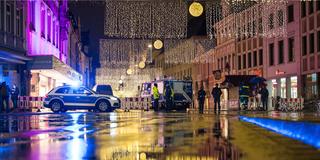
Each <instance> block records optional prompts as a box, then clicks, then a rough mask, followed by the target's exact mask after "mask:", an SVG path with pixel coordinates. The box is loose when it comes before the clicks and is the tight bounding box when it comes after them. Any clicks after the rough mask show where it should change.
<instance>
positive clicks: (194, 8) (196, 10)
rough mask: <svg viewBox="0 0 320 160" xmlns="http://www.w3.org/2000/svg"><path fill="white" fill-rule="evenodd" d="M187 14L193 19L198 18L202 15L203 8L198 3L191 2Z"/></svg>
mask: <svg viewBox="0 0 320 160" xmlns="http://www.w3.org/2000/svg"><path fill="white" fill-rule="evenodd" d="M189 13H190V14H191V15H192V16H193V17H199V16H201V15H202V13H203V6H202V5H201V4H200V3H199V2H193V3H192V4H191V5H190V6H189Z"/></svg>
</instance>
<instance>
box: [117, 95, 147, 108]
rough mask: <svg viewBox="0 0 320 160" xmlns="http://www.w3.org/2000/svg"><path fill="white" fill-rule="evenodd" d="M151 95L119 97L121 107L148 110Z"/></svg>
mask: <svg viewBox="0 0 320 160" xmlns="http://www.w3.org/2000/svg"><path fill="white" fill-rule="evenodd" d="M150 106H151V97H125V98H122V99H121V108H122V109H124V110H126V111H127V110H130V109H139V110H149V108H150Z"/></svg>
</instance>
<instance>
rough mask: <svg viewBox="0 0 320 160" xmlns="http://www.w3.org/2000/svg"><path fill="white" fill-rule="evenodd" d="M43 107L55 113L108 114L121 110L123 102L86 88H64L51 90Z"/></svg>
mask: <svg viewBox="0 0 320 160" xmlns="http://www.w3.org/2000/svg"><path fill="white" fill-rule="evenodd" d="M43 105H44V107H46V108H50V109H51V110H52V111H53V112H55V113H59V112H66V111H67V110H75V109H88V110H99V111H100V112H106V111H113V110H115V109H117V108H120V106H121V102H120V99H119V98H117V97H114V96H110V95H100V94H97V93H95V92H94V91H92V90H90V89H88V88H86V87H82V86H80V87H74V86H62V87H56V88H54V89H53V90H51V91H50V92H49V93H48V94H47V95H46V97H45V99H44V103H43Z"/></svg>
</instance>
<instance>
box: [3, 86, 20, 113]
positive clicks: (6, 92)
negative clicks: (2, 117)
mask: <svg viewBox="0 0 320 160" xmlns="http://www.w3.org/2000/svg"><path fill="white" fill-rule="evenodd" d="M10 97H11V101H12V104H13V109H14V110H16V109H17V106H18V97H19V89H18V87H17V86H16V85H13V86H12V89H10V87H9V85H7V83H6V82H2V83H1V85H0V112H4V111H5V112H7V113H8V112H10V111H11V109H10V105H9V99H10Z"/></svg>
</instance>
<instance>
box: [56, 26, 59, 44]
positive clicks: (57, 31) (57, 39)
mask: <svg viewBox="0 0 320 160" xmlns="http://www.w3.org/2000/svg"><path fill="white" fill-rule="evenodd" d="M56 47H57V48H59V26H58V24H57V27H56Z"/></svg>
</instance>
